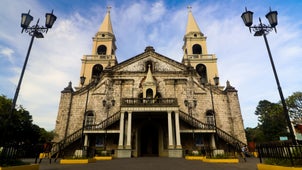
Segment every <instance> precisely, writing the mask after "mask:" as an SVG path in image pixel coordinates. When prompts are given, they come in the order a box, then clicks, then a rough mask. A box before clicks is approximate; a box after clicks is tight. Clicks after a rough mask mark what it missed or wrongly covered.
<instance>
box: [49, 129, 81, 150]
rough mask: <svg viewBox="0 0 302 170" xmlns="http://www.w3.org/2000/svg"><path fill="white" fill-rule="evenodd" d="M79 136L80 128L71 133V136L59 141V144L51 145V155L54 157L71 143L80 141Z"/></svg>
mask: <svg viewBox="0 0 302 170" xmlns="http://www.w3.org/2000/svg"><path fill="white" fill-rule="evenodd" d="M81 136H82V128H81V129H78V130H77V131H75V132H73V133H72V134H70V135H69V136H67V137H66V138H64V139H63V140H61V141H60V142H57V143H54V144H53V145H52V149H51V155H54V154H56V153H58V152H59V151H61V150H63V149H65V148H66V147H67V146H68V145H70V144H71V143H73V142H75V141H76V140H78V139H80V138H81Z"/></svg>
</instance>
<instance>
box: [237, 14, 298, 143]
mask: <svg viewBox="0 0 302 170" xmlns="http://www.w3.org/2000/svg"><path fill="white" fill-rule="evenodd" d="M277 15H278V12H277V11H271V9H270V11H269V12H268V13H267V14H266V15H265V17H266V18H267V19H268V21H269V24H270V25H265V24H263V23H262V22H261V19H260V18H259V22H260V24H259V25H253V12H251V11H248V10H247V9H246V8H245V12H243V13H242V15H241V18H242V20H243V22H244V24H245V26H247V27H249V30H250V32H251V30H253V31H254V32H255V34H254V36H263V38H264V42H265V45H266V48H267V52H268V56H269V59H270V62H271V65H272V69H273V72H274V76H275V79H276V83H277V87H278V91H279V95H280V98H281V102H282V106H283V114H284V116H285V118H286V121H287V126H288V129H289V131H290V138H291V139H292V141H293V142H294V143H296V139H295V135H294V131H293V128H292V126H291V121H290V118H289V114H288V109H287V106H286V103H285V100H284V96H283V93H282V89H281V86H280V82H279V78H278V75H277V71H276V68H275V64H274V60H273V57H272V54H271V51H270V48H269V45H268V41H267V38H266V34H268V33H269V32H270V31H272V30H275V32H277V29H276V26H277V25H278V20H277ZM252 25H253V26H252Z"/></svg>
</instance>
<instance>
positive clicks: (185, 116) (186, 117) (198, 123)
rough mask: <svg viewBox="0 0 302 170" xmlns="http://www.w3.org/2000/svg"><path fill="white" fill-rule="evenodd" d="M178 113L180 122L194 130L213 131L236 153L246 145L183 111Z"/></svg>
mask: <svg viewBox="0 0 302 170" xmlns="http://www.w3.org/2000/svg"><path fill="white" fill-rule="evenodd" d="M179 113H180V114H179V116H180V118H182V120H184V121H185V122H187V123H189V124H190V125H192V126H193V127H195V128H199V129H204V130H215V131H216V134H217V135H218V136H219V137H220V138H222V139H223V140H225V141H226V142H228V143H229V144H231V145H232V146H233V147H235V148H236V149H237V150H238V151H239V150H240V148H241V147H242V146H244V145H246V143H244V142H242V141H240V140H239V139H237V138H235V137H233V136H232V135H230V134H228V133H227V132H225V131H224V130H222V129H220V128H218V127H216V126H215V125H213V124H207V123H203V122H201V121H200V120H198V119H196V118H194V117H192V116H190V115H189V114H187V113H185V112H183V111H180V112H179Z"/></svg>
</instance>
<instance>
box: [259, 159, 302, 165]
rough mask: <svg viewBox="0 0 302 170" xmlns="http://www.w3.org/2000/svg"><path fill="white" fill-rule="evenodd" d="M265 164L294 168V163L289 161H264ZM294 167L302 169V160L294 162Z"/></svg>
mask: <svg viewBox="0 0 302 170" xmlns="http://www.w3.org/2000/svg"><path fill="white" fill-rule="evenodd" d="M264 164H268V165H278V166H286V167H292V163H291V161H290V160H289V159H271V158H267V159H264ZM294 167H302V160H301V159H300V160H294Z"/></svg>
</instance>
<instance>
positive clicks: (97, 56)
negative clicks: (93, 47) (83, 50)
mask: <svg viewBox="0 0 302 170" xmlns="http://www.w3.org/2000/svg"><path fill="white" fill-rule="evenodd" d="M83 58H84V59H86V60H100V59H113V57H112V55H84V57H83Z"/></svg>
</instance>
